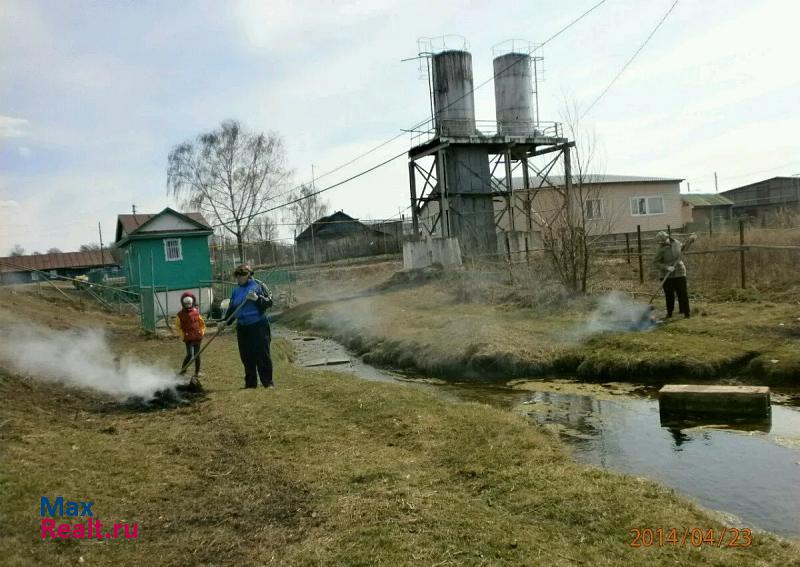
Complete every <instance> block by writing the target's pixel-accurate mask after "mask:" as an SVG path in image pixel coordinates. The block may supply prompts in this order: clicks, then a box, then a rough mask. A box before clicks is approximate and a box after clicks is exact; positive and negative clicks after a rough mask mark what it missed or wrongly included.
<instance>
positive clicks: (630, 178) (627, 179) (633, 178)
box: [512, 173, 683, 189]
mask: <svg viewBox="0 0 800 567" xmlns="http://www.w3.org/2000/svg"><path fill="white" fill-rule="evenodd" d="M547 180H548V181H549V182H550V183H551V184H553V185H555V186H556V187H561V186H563V185H564V176H563V175H548V176H547ZM582 181H583V183H584V184H592V185H601V184H612V183H613V184H619V183H680V182H681V181H683V179H681V178H679V177H646V176H641V175H606V174H600V173H589V174H586V175H584V176H583V180H582ZM577 182H578V177H576V176H575V175H573V176H572V183H573V184H574V183H577ZM529 183H530V185H531V187H539V185H540V184H541V183H542V177H539V176H538V175H532V176H531V177H530V182H529ZM512 184H513V186H514V189H525V184H524V183H523V182H522V177H514V178H513V180H512ZM542 187H547V184H544V185H542Z"/></svg>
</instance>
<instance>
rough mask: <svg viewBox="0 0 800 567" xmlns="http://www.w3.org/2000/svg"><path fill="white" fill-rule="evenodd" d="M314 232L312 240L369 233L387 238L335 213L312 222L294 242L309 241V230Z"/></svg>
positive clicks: (351, 218) (343, 213)
mask: <svg viewBox="0 0 800 567" xmlns="http://www.w3.org/2000/svg"><path fill="white" fill-rule="evenodd" d="M312 228H313V230H314V238H323V239H325V238H340V237H344V236H348V235H351V234H354V233H358V234H364V233H370V234H373V235H375V236H388V235H387V234H386V233H385V232H383V231H380V230H376V229H374V228H372V227H370V226H367V225H366V224H364V223H362V222H361V221H359V220H358V219H354V218H353V217H351V216H350V215H348V214H347V213H345V212H344V211H336V212H335V213H333V214H331V215H328V216H326V217H321V218H319V219H317V220H316V221H314V222H313V223H312V225H311V226H309V227H308V228H306V229H305V230H304V231H303V232H301V233H300V234H298V235H297V238H296V239H295V241H296V242H304V241H306V240H311V230H312Z"/></svg>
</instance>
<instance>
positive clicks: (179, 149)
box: [167, 120, 290, 259]
mask: <svg viewBox="0 0 800 567" xmlns="http://www.w3.org/2000/svg"><path fill="white" fill-rule="evenodd" d="M167 161H168V165H167V194H169V195H173V196H174V197H175V198H176V199H178V200H179V201H180V203H181V205H182V206H185V207H188V208H192V209H195V210H199V211H200V212H201V213H203V214H204V215H205V216H206V218H210V219H211V220H212V221H216V223H218V224H221V225H222V226H223V227H224V230H225V231H226V232H227V233H229V234H231V235H232V236H233V237H235V238H236V244H237V247H238V250H239V257H240V258H241V259H244V238H245V235H246V234H247V233H248V232H249V230H250V228H251V226H252V225H253V224H254V222H256V220H255V219H256V218H257V217H259V216H260V215H261V214H262V213H263V212H264V211H265V210H266V209H268V208H269V204H270V201H271V200H272V199H273V198H274V197H275V194H276V193H277V191H278V190H279V189H280V188H281V187H283V186H285V184H286V181H287V179H288V178H289V175H290V172H289V170H288V169H287V168H286V152H285V150H284V146H283V140H282V139H281V137H280V136H279V135H278V134H276V133H268V134H263V133H251V132H247V131H245V130H243V129H242V126H241V124H239V122H237V121H235V120H226V121H224V122H222V124H220V127H219V128H218V129H216V130H212V131H210V132H205V133H203V134H200V135H198V136H197V137H196V138H195V139H194V140H188V141H186V142H183V143H182V144H178V145H177V146H175V147H174V148H172V150H171V151H170V153H169V157H168V160H167Z"/></svg>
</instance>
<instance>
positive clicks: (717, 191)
mask: <svg viewBox="0 0 800 567" xmlns="http://www.w3.org/2000/svg"><path fill="white" fill-rule="evenodd" d="M714 193H719V185H717V172H716V171H715V172H714Z"/></svg>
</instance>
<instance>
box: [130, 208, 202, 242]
mask: <svg viewBox="0 0 800 567" xmlns="http://www.w3.org/2000/svg"><path fill="white" fill-rule="evenodd" d="M165 213H170V214H173V215H175V216H178V217H182V218H184V219H186V220H188V221H190V223H192V224H195V225H196V226H197V229H196V230H202V231H210V230H212V228H211V225H210V224H208V221H206V219H205V218H204V217H203V215H202V214H201V213H198V212H189V213H180V212H178V211H176V210H174V209H172V208H170V207H166V208H165V209H164V210H163V211H161V212H159V213H155V214H151V213H143V214H135V215H127V214H126V215H117V232H116V242H120V241H121V240H124V239H127V238H128V237H129V236H132V235H133V234H136V233H137V232H138V231H139V230H140V229H142V228H143V227H144V226H145V225H147V224H148V223H149V222H150V221H152V220H153V219H155V218H157V217H160V216H162V215H164V214H165Z"/></svg>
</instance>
